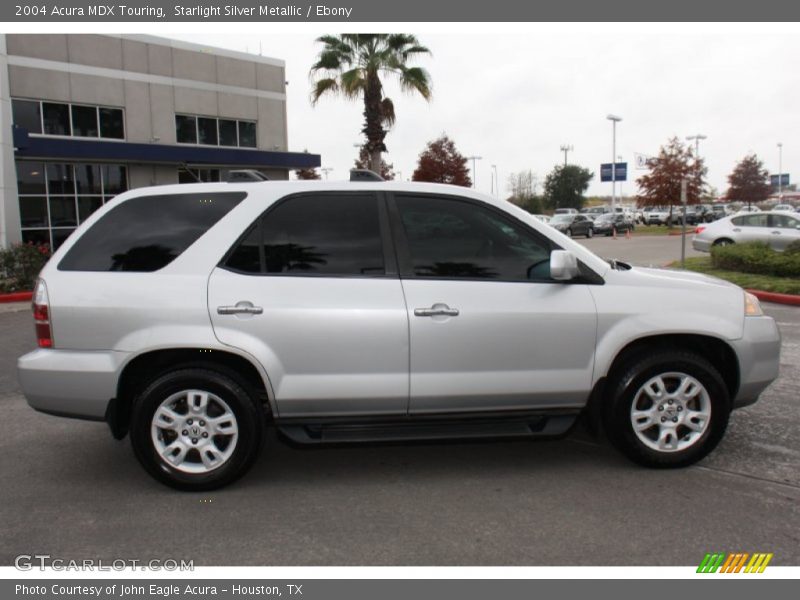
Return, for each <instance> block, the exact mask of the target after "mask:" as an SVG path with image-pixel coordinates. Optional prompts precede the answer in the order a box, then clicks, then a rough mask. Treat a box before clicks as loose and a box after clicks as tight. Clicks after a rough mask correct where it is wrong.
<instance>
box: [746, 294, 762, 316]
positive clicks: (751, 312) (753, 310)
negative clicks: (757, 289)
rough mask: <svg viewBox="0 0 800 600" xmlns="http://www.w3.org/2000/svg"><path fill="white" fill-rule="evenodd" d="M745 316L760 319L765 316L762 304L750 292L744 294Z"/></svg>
mask: <svg viewBox="0 0 800 600" xmlns="http://www.w3.org/2000/svg"><path fill="white" fill-rule="evenodd" d="M744 314H745V315H747V316H748V317H760V316H761V315H763V314H764V311H763V310H761V302H759V301H758V298H756V297H755V296H753V294H751V293H750V292H745V293H744Z"/></svg>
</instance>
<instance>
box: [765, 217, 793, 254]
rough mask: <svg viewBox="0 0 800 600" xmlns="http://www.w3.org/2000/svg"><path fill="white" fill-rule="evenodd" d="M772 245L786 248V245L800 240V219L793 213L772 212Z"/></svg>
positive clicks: (770, 223)
mask: <svg viewBox="0 0 800 600" xmlns="http://www.w3.org/2000/svg"><path fill="white" fill-rule="evenodd" d="M769 229H770V238H769V242H770V246H772V247H773V248H774V249H775V250H780V251H783V250H786V247H787V246H788V245H789V244H791V243H792V242H795V241H797V240H800V219H797V218H795V217H793V216H791V215H782V214H777V213H772V214H770V215H769Z"/></svg>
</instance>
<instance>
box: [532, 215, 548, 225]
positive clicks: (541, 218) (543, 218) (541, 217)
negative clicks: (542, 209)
mask: <svg viewBox="0 0 800 600" xmlns="http://www.w3.org/2000/svg"><path fill="white" fill-rule="evenodd" d="M531 216H532V217H533V218H534V219H537V220H538V221H541V222H542V223H545V224H547V223H549V222H550V219H551V217H550V216H548V215H531Z"/></svg>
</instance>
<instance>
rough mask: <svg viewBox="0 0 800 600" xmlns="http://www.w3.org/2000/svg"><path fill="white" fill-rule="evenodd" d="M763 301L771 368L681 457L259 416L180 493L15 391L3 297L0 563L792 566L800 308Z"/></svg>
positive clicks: (15, 322) (112, 445)
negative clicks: (219, 482) (658, 461)
mask: <svg viewBox="0 0 800 600" xmlns="http://www.w3.org/2000/svg"><path fill="white" fill-rule="evenodd" d="M642 239H644V238H642ZM598 241H600V242H606V241H605V240H598ZM655 241H656V240H650V239H648V243H653V242H655ZM661 241H662V242H663V240H661ZM607 243H609V244H618V246H616V247H617V248H621V249H622V248H625V246H624V245H623V244H631V246H633V245H634V244H637V243H638V242H637V241H631V242H628V241H624V242H623V241H620V240H618V241H617V242H613V241H608V242H607ZM643 246H644V245H643ZM648 251H649V250H648ZM616 255H617V256H620V257H622V254H621V251H620V253H617V254H616ZM663 262H666V261H665V260H661V261H660V263H663ZM654 264H658V263H654ZM765 309H766V311H767V312H768V313H769V314H771V315H772V316H774V317H775V318H776V319H777V320H778V322H779V324H780V328H781V331H782V334H783V339H784V341H783V354H782V358H781V377H780V378H779V380H778V381H776V382H775V383H774V384H773V385H772V386H771V387H770V388H769V389H768V390H767V391H766V392H765V393H764V394H763V396H762V398H761V400H760V401H759V402H758V403H757V404H755V405H753V406H751V407H748V408H745V409H742V410H739V411H736V412H735V413H734V414H733V416H732V418H731V422H730V426H729V429H728V433H727V435H726V437H725V439H724V440H723V442H722V443H721V445H720V446H719V447H718V448H717V450H716V451H715V452H714V453H713V454H712V455H711V456H710V457H708V458H707V459H705V460H704V461H702V463H700V464H699V465H697V466H694V467H690V468H687V469H682V470H672V471H656V470H649V469H644V468H641V467H638V466H636V465H633V464H632V463H630V462H628V461H627V460H625V459H624V458H623V457H621V456H620V455H618V454H617V453H616V452H615V451H614V450H613V449H611V448H610V447H609V446H608V445H607V444H606V443H604V442H603V441H598V440H595V439H594V438H592V437H591V436H590V435H589V434H587V433H586V432H585V431H583V430H582V429H580V428H579V429H577V430H576V431H575V432H574V433H573V434H571V435H570V436H569V437H568V438H566V439H564V440H559V441H547V442H541V441H540V442H529V441H513V442H509V441H505V442H491V443H473V442H470V443H453V444H438V443H437V444H431V443H429V444H415V445H388V446H375V445H372V446H353V447H335V448H334V447H328V448H313V449H303V448H295V447H290V446H287V445H286V444H284V443H282V442H281V441H280V440H278V439H276V436H275V435H274V434H273V433H270V435H269V439H268V442H267V444H266V445H265V448H264V451H263V453H262V455H261V457H260V459H259V461H258V462H257V464H256V465H255V467H254V468H253V470H252V471H251V472H250V473H249V474H248V475H247V476H246V477H245V478H244V479H243V480H241V481H240V482H238V483H236V484H234V485H233V486H231V487H229V488H226V489H224V490H219V491H216V492H213V493H206V494H187V493H179V492H175V491H173V490H171V489H168V488H166V487H163V486H162V485H160V484H158V483H156V482H154V481H153V480H151V479H150V478H149V477H148V476H147V475H146V474H145V472H144V471H143V470H142V469H141V468H140V467H139V465H138V463H137V462H136V460H135V459H134V457H133V454H132V451H131V449H130V445H129V442H128V440H127V439H126V440H125V441H123V442H117V441H114V440H113V439H112V438H111V436H110V434H109V433H108V431H107V428H106V426H105V425H103V424H100V423H89V422H82V421H76V420H69V419H62V418H57V417H51V416H47V415H42V414H39V413H36V412H34V411H33V410H32V409H30V408H29V407H28V406H27V404H26V403H25V401H24V399H23V397H22V396H21V394H20V393H19V389H18V385H17V383H16V378H15V376H14V372H13V366H14V362H15V360H16V357H17V356H18V355H19V354H21V353H23V352H25V351H27V350H28V349H30V348H32V347H33V345H34V340H33V333H32V330H33V327H32V324H31V319H30V316H29V313H28V310H27V308H25V310H21V311H19V312H14V309H13V308H9V307H5V308H3V309H0V339H2V341H3V343H2V349H0V408H1V409H2V414H3V418H2V419H1V420H0V456H2V460H0V478H1V479H0V480H1V481H2V484H1V485H0V564H2V565H8V564H12V563H13V560H14V557H15V556H16V555H18V554H34V553H46V554H50V555H51V556H53V557H59V558H66V559H83V558H102V559H106V560H110V559H114V558H125V559H140V560H149V559H154V558H161V559H164V558H173V559H181V558H182V559H193V560H194V561H195V564H196V565H559V564H566V565H696V564H698V563H699V561H700V560H701V559H702V558H703V555H704V554H705V553H706V552H710V551H723V552H734V551H744V552H755V551H759V552H773V553H774V554H775V558H774V559H773V563H772V564H776V565H798V564H800V436H798V435H797V431H798V427H800V410H799V409H798V395H799V394H798V390H799V389H800V309H797V308H793V307H783V306H778V305H765Z"/></svg>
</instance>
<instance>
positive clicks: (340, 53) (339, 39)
mask: <svg viewBox="0 0 800 600" xmlns="http://www.w3.org/2000/svg"><path fill="white" fill-rule="evenodd" d="M317 42H318V43H320V44H323V48H322V50H320V52H319V54H318V56H317V62H316V63H314V65H313V66H312V67H311V72H310V77H311V79H312V82H313V84H312V85H313V87H312V90H311V103H312V104H316V103H317V101H318V100H319V99H320V98H321V97H322V96H323V95H325V94H342V95H343V96H344V97H345V98H347V99H349V100H356V99H358V98H362V99H363V101H364V129H362V130H361V132H362V133H363V134H364V136H365V137H366V140H367V141H366V143H365V144H364V146H365V148H366V150H367V152H368V154H369V166H370V169H372V170H373V171H375V172H376V173H377V172H379V171H380V165H381V153H382V152H386V144H384V139H385V138H386V133H387V131H388V129H389V128H390V127H391V126H392V124H393V123H394V121H395V113H394V104H393V103H392V101H391V99H389V98H387V97H385V96H384V94H383V83H382V82H381V76H385V75H391V76H394V77H396V78H397V80H398V81H399V83H400V89H402V90H403V91H405V92H409V93H412V94H413V93H418V94H419V95H420V96H422V97H423V98H425V99H426V100H430V98H431V81H430V76H429V75H428V72H427V71H425V69H422V68H420V67H411V66H409V65H408V63H409V61H410V60H411V59H413V58H415V57H416V56H417V55H420V54H430V50H428V49H427V48H426V47H425V46H422V45H420V43H419V41H418V40H417V38H416V36H414V35H411V34H408V33H393V34H386V33H368V34H365V33H343V34H340V35H324V36H322V37H320V38H318V39H317Z"/></svg>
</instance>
